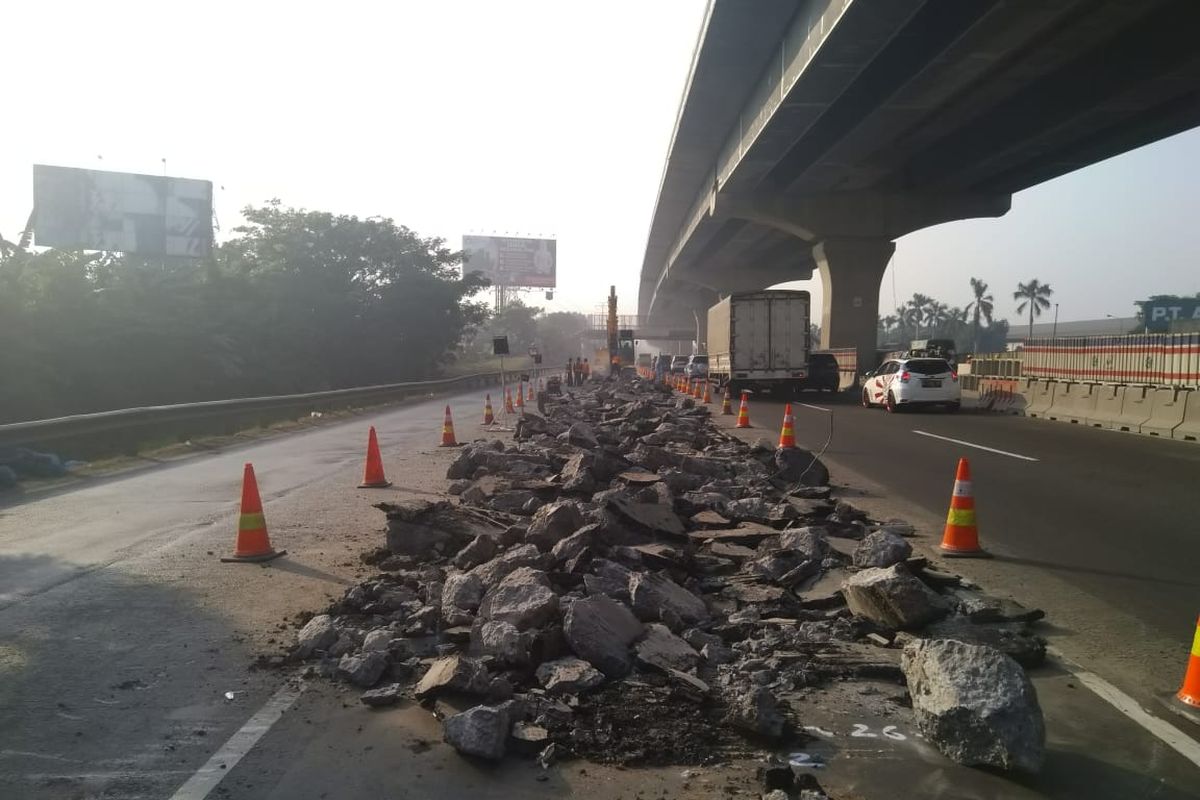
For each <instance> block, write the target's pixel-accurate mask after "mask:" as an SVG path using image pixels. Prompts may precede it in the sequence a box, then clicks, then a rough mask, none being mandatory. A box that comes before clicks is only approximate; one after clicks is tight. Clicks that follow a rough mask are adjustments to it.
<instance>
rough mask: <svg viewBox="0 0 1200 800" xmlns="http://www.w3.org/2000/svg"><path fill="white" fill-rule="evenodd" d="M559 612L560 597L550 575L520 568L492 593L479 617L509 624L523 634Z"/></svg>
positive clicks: (507, 576)
mask: <svg viewBox="0 0 1200 800" xmlns="http://www.w3.org/2000/svg"><path fill="white" fill-rule="evenodd" d="M557 613H558V595H556V594H555V593H554V590H553V589H551V588H550V579H549V578H547V577H546V573H544V572H542V571H541V570H536V569H533V568H532V567H517V568H516V569H515V570H513V571H512V572H510V573H508V575H506V576H505V577H504V579H503V580H502V581H500V583H498V584H496V585H495V586H494V587H492V588H491V589H489V590H488V592H487V594H485V595H484V596H483V601H482V602H481V603H480V604H479V616H480V617H482V618H483V619H486V620H492V621H498V622H507V623H509V624H510V625H512V626H513V627H515V628H516V629H517V630H519V631H524V630H529V629H530V628H537V627H540V626H542V625H544V624H545V623H547V622H549V621H550V620H551V619H553V618H554V616H555V615H556V614H557Z"/></svg>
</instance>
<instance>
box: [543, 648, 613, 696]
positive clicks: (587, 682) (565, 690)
mask: <svg viewBox="0 0 1200 800" xmlns="http://www.w3.org/2000/svg"><path fill="white" fill-rule="evenodd" d="M535 675H536V677H537V679H538V683H540V684H541V685H542V686H543V687H544V688H545V689H546V691H547V692H550V693H551V694H582V693H583V692H586V691H589V690H591V689H595V688H596V687H597V686H599V685H600V684H602V683H604V675H603V673H601V672H600V671H599V670H597V669H596V668H595V667H593V666H592V665H591V664H589V663H588V662H586V661H584V660H583V659H581V658H572V657H570V656H567V657H566V658H559V659H556V660H554V661H546V662H544V663H543V664H542V665H541V666H540V667H538V668H537V672H536V673H535Z"/></svg>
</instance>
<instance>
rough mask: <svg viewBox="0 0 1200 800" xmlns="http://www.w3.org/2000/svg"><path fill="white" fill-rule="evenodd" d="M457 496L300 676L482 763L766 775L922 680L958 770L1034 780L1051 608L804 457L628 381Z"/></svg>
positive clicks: (471, 463)
mask: <svg viewBox="0 0 1200 800" xmlns="http://www.w3.org/2000/svg"><path fill="white" fill-rule="evenodd" d="M447 477H448V478H450V479H451V480H452V481H453V482H454V483H453V489H454V495H456V497H455V498H453V499H449V500H439V501H429V500H412V501H405V502H397V503H380V504H378V506H377V507H378V508H379V509H380V510H381V511H383V512H384V514H385V516H386V521H387V528H386V534H385V537H384V547H381V548H378V549H376V550H373V551H371V552H369V553H366V554H364V555H363V561H364V562H366V563H368V564H371V565H373V566H374V567H376V568H377V570H378V571H377V573H376V574H375V575H373V576H372V577H370V578H368V579H367V580H364V581H363V582H361V583H359V584H357V585H354V586H351V587H350V588H349V589H347V590H346V592H345V594H344V596H343V597H342V598H340V599H339V600H337V601H335V602H334V603H332V604H331V605H330V607H329V608H328V609H326V611H325V613H322V614H318V615H316V616H313V617H311V619H307V620H305V622H306V624H304V625H303V627H302V628H301V629H300V630H299V631H298V633H297V638H296V643H295V647H294V649H293V650H292V653H291V655H292V657H293V658H294V659H296V660H300V661H306V662H308V663H309V664H310V665H311V666H310V668H309V669H310V671H311V672H312V673H314V674H323V675H327V676H328V677H330V678H333V679H336V680H341V681H344V682H345V683H347V684H348V685H351V686H354V687H358V688H360V689H363V690H367V691H366V692H365V693H364V694H363V695H362V702H363V703H364V704H367V705H369V706H372V707H383V706H388V705H392V704H394V703H397V702H401V703H403V702H406V701H407V702H412V701H416V702H421V703H423V704H425V705H426V706H428V707H430V708H431V710H435V711H436V713H438V715H439V716H440V717H441V718H442V719H443V725H444V732H445V739H446V741H447V742H449V743H450V744H451V745H453V746H454V747H455V748H456V749H457V750H458V751H459V752H461V753H463V754H464V755H468V756H472V757H477V758H482V759H488V760H497V759H501V758H503V757H505V754H528V755H530V756H537V757H538V759H539V761H540V762H541V763H543V764H549V763H552V762H554V761H557V760H561V759H563V758H570V757H580V758H586V759H591V760H594V761H598V762H602V763H619V764H690V765H698V764H704V763H709V762H711V761H713V760H716V759H722V758H732V757H738V756H746V757H763V756H764V754H765V753H769V752H775V748H780V747H787V746H789V745H795V744H799V743H802V742H803V741H804V740H805V737H806V734H805V733H804V731H803V727H804V725H805V724H806V723H805V720H804V716H805V714H806V713H808V710H809V709H811V707H812V706H811V704H812V703H813V702H819V699H814V698H819V697H820V695H819V694H816V693H819V692H820V691H821V690H822V688H823V687H827V686H832V685H836V684H838V683H840V682H844V681H854V680H876V681H884V682H886V683H888V684H890V685H892V686H894V687H895V691H894V692H893V693H892V694H891V695H884V696H881V697H880V699H879V700H878V701H877V702H879V703H892V704H893V705H892V710H903V711H904V713H909V714H911V713H912V712H909V711H907V705H908V703H909V700H908V698H907V697H906V696H905V694H904V688H903V687H904V685H905V680H906V679H907V686H908V690H909V694H910V695H911V696H912V700H911V703H912V707H913V711H915V713H916V714H917V719H918V720H919V722H920V725H921V730H922V731H923V732H924V735H926V736H927V737H928V738H929V740H930V741H931V742H932V743H934V744H935V745H937V746H938V747H939V748H941V749H942V751H943V752H944V753H946V755H948V756H949V757H951V758H954V759H957V760H960V761H963V762H964V763H971V764H975V763H978V764H988V765H991V766H998V767H1001V768H1006V769H1020V770H1030V769H1036V768H1037V765H1038V763H1039V758H1040V757H1039V756H1038V754H1039V753H1040V749H1041V747H1042V740H1043V739H1044V732H1043V729H1042V728H1041V727H1040V724H1041V718H1040V712H1039V711H1038V709H1037V700H1036V696H1035V695H1034V694H1033V692H1032V688H1031V687H1030V686H1029V683H1028V679H1027V678H1025V676H1024V673H1023V670H1022V667H1021V664H1028V665H1033V664H1036V663H1038V662H1039V661H1040V655H1039V653H1040V654H1041V655H1044V642H1042V641H1041V640H1040V638H1039V637H1037V636H1036V633H1034V632H1033V631H1032V629H1031V628H1030V626H1031V624H1032V623H1034V622H1035V621H1036V619H1037V618H1038V617H1039V616H1040V612H1038V611H1036V610H1027V609H1023V608H1022V607H1020V606H1018V605H1016V604H1015V603H1012V602H1011V601H1003V600H999V599H996V598H989V597H988V596H986V595H983V594H982V593H980V592H978V591H974V590H972V589H969V588H968V587H967V586H965V585H964V582H963V581H961V580H959V579H958V578H957V576H955V575H952V574H950V573H946V572H941V571H939V570H936V569H934V568H932V567H931V566H929V565H928V564H927V563H926V562H925V560H924V559H921V558H914V557H912V548H911V546H910V545H909V543H908V542H907V541H906V539H905V538H904V537H906V536H910V535H912V533H913V532H912V529H911V527H910V526H908V525H907V524H906V523H904V522H903V521H902V520H889V521H887V522H886V523H883V524H880V523H876V522H873V521H872V520H870V519H869V518H868V516H867V515H866V514H865V513H863V512H862V511H860V510H859V509H856V508H854V507H853V506H852V505H850V504H849V503H847V502H845V501H840V500H838V499H837V498H836V497H834V496H833V493H832V492H831V491H830V487H829V486H828V470H827V469H826V468H825V466H824V465H823V464H821V462H820V461H819V459H816V458H815V457H814V456H813V455H812V454H810V453H806V452H805V451H795V452H783V453H777V452H776V451H775V450H774V449H773V447H772V446H771V445H770V443H769V442H763V443H759V444H749V443H746V442H744V441H742V440H740V439H738V438H735V437H734V436H732V435H729V434H728V433H726V432H724V431H722V430H721V429H720V428H719V427H718V426H717V425H716V424H714V422H713V421H712V420H711V419H710V412H709V410H708V408H707V407H705V406H703V405H699V404H697V403H695V402H693V401H691V400H690V399H682V398H681V399H677V398H676V396H675V395H674V394H673V393H672V392H670V391H669V390H667V389H666V388H665V387H662V386H660V385H656V384H653V383H650V382H647V381H644V380H641V379H636V378H634V379H622V380H621V381H609V382H594V383H593V384H591V385H589V386H586V387H584V388H582V389H576V390H574V391H568V392H567V393H566V394H565V395H563V396H562V397H549V398H547V400H546V405H545V415H544V416H539V415H537V414H533V413H528V412H527V413H526V415H525V416H524V417H523V418H522V419H521V421H520V423H519V424H518V425H517V426H516V431H515V435H514V436H513V438H512V439H510V440H509V441H502V440H500V439H495V440H491V441H482V440H481V441H475V442H471V443H469V444H467V445H465V446H464V447H463V448H462V449H461V450H460V451H458V452H457V453H456V455H455V458H454V461H453V463H452V464H451V466H450V467H449V469H448V472H447ZM901 648H904V649H903V657H901ZM1039 648H1040V650H1039ZM1005 653H1008V655H1005ZM1010 655H1011V656H1012V658H1010V657H1009V656H1010ZM1013 658H1016V659H1017V661H1020V662H1021V664H1018V663H1017V661H1014V660H1013ZM959 667H962V668H963V669H978V670H979V672H978V674H977V675H976V677H974V678H971V677H969V676H966V677H962V676H958V675H957V671H958V669H959ZM982 675H986V676H988V677H987V680H984V679H983V678H982V677H979V676H982ZM989 681H990V684H989V683H988V682H989ZM1022 681H1023V682H1022ZM989 685H992V686H1001V687H1003V688H1004V692H1003V693H1002V695H997V696H995V697H992V696H988V694H987V689H988V686H989ZM376 687H378V688H376ZM447 704H449V705H447ZM885 713H892V711H886V712H885ZM1034 720H1036V724H1035V722H1034ZM772 774H774V773H772ZM781 780H782V778H780V777H779V776H778V775H776V776H775V777H773V778H772V781H773V783H772V784H771V785H770V787H769V791H772V792H779V791H785V792H787V791H790V789H791V784H790V783H788V784H786V785H784V784H782V783H779V784H778V785H776V783H775V782H778V781H781ZM767 788H768V787H766V786H764V789H767ZM797 791H799V789H798V788H797ZM806 791H812V792H814V794H812V795H811V796H817V795H816V794H815V793H816V792H819V787H816V788H814V789H811V790H806ZM791 796H793V797H794V796H798V795H796V794H795V793H793V794H792V795H791ZM822 796H823V795H822Z"/></svg>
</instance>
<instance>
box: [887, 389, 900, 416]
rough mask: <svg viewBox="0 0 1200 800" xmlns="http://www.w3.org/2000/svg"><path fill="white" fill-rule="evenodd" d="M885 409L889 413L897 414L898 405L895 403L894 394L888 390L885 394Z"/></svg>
mask: <svg viewBox="0 0 1200 800" xmlns="http://www.w3.org/2000/svg"><path fill="white" fill-rule="evenodd" d="M887 410H888V413H890V414H899V413H900V406H899V405H898V404H897V403H896V395H894V394H892V393H891V392H888V395H887Z"/></svg>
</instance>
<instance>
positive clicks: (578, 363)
mask: <svg viewBox="0 0 1200 800" xmlns="http://www.w3.org/2000/svg"><path fill="white" fill-rule="evenodd" d="M575 385H576V386H583V360H582V359H579V358H576V359H575Z"/></svg>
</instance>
